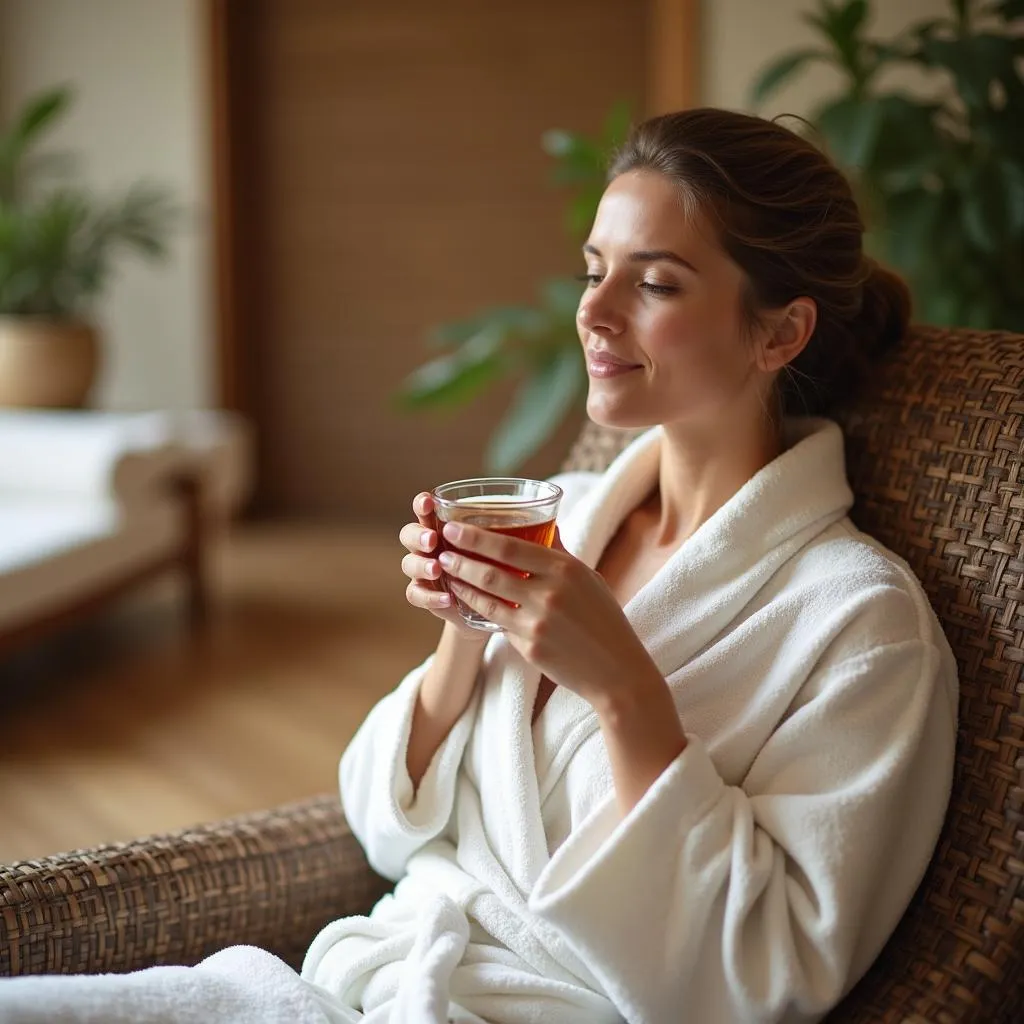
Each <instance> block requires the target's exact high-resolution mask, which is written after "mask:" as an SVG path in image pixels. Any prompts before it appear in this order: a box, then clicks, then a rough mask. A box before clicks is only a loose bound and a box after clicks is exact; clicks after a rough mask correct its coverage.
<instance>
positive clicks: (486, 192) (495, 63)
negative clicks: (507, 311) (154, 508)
mask: <svg viewBox="0 0 1024 1024" xmlns="http://www.w3.org/2000/svg"><path fill="white" fill-rule="evenodd" d="M228 21H229V25H228V32H229V43H228V46H229V56H230V61H231V69H230V70H231V82H232V91H233V96H232V102H231V114H230V119H229V122H228V129H229V130H230V132H231V133H232V136H233V138H234V140H235V142H236V144H235V145H234V146H233V159H232V174H233V177H234V191H233V198H234V208H235V215H234V218H233V223H234V228H235V232H236V234H235V254H234V255H235V278H236V301H237V303H238V306H239V308H238V310H237V316H236V317H235V330H236V331H238V332H239V337H238V344H237V348H238V350H239V352H238V356H237V358H236V362H240V363H244V364H245V366H244V370H242V369H239V371H238V372H239V373H240V374H241V375H242V376H243V377H244V379H245V380H246V391H247V392H248V399H247V402H246V403H245V405H247V406H248V408H249V409H250V410H251V412H252V413H253V414H254V416H255V418H256V421H257V427H258V436H259V450H260V463H261V465H260V476H261V484H260V489H259V507H260V509H262V510H263V511H265V512H268V513H274V514H288V515H300V516H332V517H342V518H345V519H349V520H352V521H358V520H364V521H368V520H374V521H378V522H379V521H381V519H382V518H383V519H385V520H386V521H393V522H395V523H399V522H402V521H404V520H405V518H406V513H407V509H408V503H409V500H410V499H411V497H412V495H413V494H414V493H415V492H416V491H418V490H420V489H422V488H425V487H429V486H430V485H432V484H434V483H437V482H440V481H442V480H444V479H450V478H454V477H460V476H467V475H472V474H475V473H477V472H480V471H481V469H482V464H481V456H482V452H483V448H484V442H485V439H486V437H487V435H488V434H489V432H490V430H491V428H492V427H493V425H494V424H495V423H496V422H497V420H498V418H499V413H500V407H501V405H502V404H503V403H504V402H505V401H506V400H507V398H508V396H509V394H510V386H508V385H506V386H503V387H502V388H500V389H497V390H495V391H494V392H493V394H492V395H491V396H490V397H488V398H486V399H484V400H483V401H481V402H479V403H477V405H476V406H475V407H474V408H472V409H471V410H462V411H460V412H458V413H456V414H453V415H451V416H448V417H446V418H445V417H441V418H435V417H433V416H429V415H417V416H413V417H405V416H400V415H398V414H396V413H395V412H394V410H393V409H392V408H391V405H390V402H389V396H390V395H391V394H392V392H393V391H394V389H395V387H396V386H397V385H398V383H399V381H400V380H401V379H402V377H403V376H404V375H405V374H406V373H408V372H409V371H410V370H411V369H412V368H413V367H414V366H416V365H417V364H418V363H419V362H420V361H421V360H422V359H423V358H424V356H425V354H426V349H425V347H424V345H423V338H424V335H425V333H426V331H427V330H428V328H429V327H430V326H431V325H433V324H436V323H438V322H441V321H445V320H449V319H452V318H457V317H460V316H464V315H466V314H469V313H472V312H474V311H475V310H478V309H480V308H481V307H483V306H486V305H488V304H492V303H512V302H522V301H529V300H530V299H531V298H532V297H533V295H534V293H535V288H536V285H537V283H538V282H539V280H540V279H541V278H543V277H544V276H545V275H549V274H554V273H565V272H574V271H576V270H578V269H579V267H580V263H579V260H578V256H577V255H576V254H575V253H574V252H573V249H572V245H571V244H570V241H569V239H568V236H567V234H566V232H565V230H564V228H563V223H562V209H563V203H564V196H563V194H562V193H560V192H559V191H558V190H556V189H554V188H553V187H551V185H550V184H549V177H550V171H551V164H550V161H549V160H548V159H547V158H546V157H545V156H544V154H543V153H542V151H541V149H540V144H539V143H540V137H541V134H542V132H543V131H544V130H545V129H547V128H550V127H554V126H563V127H570V128H574V129H579V130H585V131H594V130H596V129H597V128H598V126H599V125H600V124H601V122H602V120H603V118H604V115H605V113H606V111H607V110H608V108H609V107H610V105H611V104H612V102H613V101H614V100H616V99H618V98H620V97H629V98H631V99H632V100H633V101H634V103H635V105H636V109H638V110H643V104H644V93H645V83H646V82H647V81H648V74H647V69H646V60H645V55H646V52H647V46H648V38H647V37H648V33H649V31H650V28H651V22H650V21H649V19H648V12H647V10H646V8H645V5H644V4H643V3H641V2H639V0H636V2H634V0H611V2H604V3H595V2H593V0H517V2H516V3H514V4H498V3H484V2H481V0H435V2H432V3H429V4H424V3H422V0H390V2H388V3H386V4H380V3H377V2H375V0H345V2H338V0H247V2H245V3H244V4H241V3H240V4H238V5H236V7H235V9H234V10H233V13H232V16H231V17H230V18H229V19H228ZM574 429H575V424H574V425H570V426H569V427H568V428H567V429H566V430H564V431H563V432H562V435H561V436H560V438H559V439H557V440H556V442H555V444H553V445H552V446H550V447H549V449H548V450H547V451H546V452H545V453H543V454H542V455H541V456H540V457H538V458H536V459H534V460H533V461H532V462H531V464H530V465H529V466H527V467H525V472H528V473H531V474H541V475H543V474H546V473H550V472H552V471H554V469H555V468H557V465H558V462H559V460H560V458H561V456H562V455H563V453H564V450H565V446H566V444H567V442H568V440H569V439H570V438H571V436H572V433H573V431H574Z"/></svg>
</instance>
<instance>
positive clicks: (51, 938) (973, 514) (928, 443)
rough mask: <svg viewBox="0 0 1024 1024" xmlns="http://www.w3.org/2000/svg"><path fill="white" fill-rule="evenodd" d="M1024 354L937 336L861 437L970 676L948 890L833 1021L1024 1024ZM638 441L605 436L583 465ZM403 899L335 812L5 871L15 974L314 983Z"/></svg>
mask: <svg viewBox="0 0 1024 1024" xmlns="http://www.w3.org/2000/svg"><path fill="white" fill-rule="evenodd" d="M1022 381H1024V336H1015V335H1010V334H999V333H980V332H970V331H965V330H956V331H939V330H935V329H925V328H918V329H915V330H914V331H913V332H912V334H911V336H910V337H909V338H908V339H907V340H906V342H905V343H904V344H903V346H902V347H901V348H900V349H899V351H897V352H896V353H894V354H893V355H892V356H891V357H890V358H889V360H888V361H887V363H886V364H885V365H884V366H883V367H882V368H880V371H879V374H878V380H877V382H876V385H875V387H874V388H873V390H872V393H871V394H870V395H868V396H865V398H864V399H863V400H862V401H861V402H860V403H859V404H858V405H857V407H856V408H855V409H853V410H851V411H849V412H848V413H847V414H845V415H844V416H843V417H842V418H843V421H844V426H845V428H846V431H847V438H848V454H849V470H850V477H851V482H852V484H853V487H854V490H855V492H856V494H857V499H858V500H857V506H856V508H855V511H854V517H855V519H856V520H857V522H858V524H859V525H861V526H862V527H863V528H864V529H866V530H868V531H869V532H870V533H872V534H874V535H875V536H877V537H878V538H879V539H881V540H882V541H883V542H884V543H886V544H888V545H889V546H890V547H891V548H893V549H894V550H895V551H897V552H899V553H900V554H902V555H903V556H904V557H906V558H907V559H908V560H909V562H910V563H911V565H912V566H913V568H914V570H915V571H916V572H917V574H918V576H919V577H920V578H921V580H922V581H923V582H924V585H925V587H926V589H927V591H928V594H929V595H930V597H931V600H932V603H933V604H934V606H935V608H936V610H937V612H938V614H939V617H940V619H941V621H942V623H943V625H944V627H945V629H946V631H947V634H948V636H949V639H950V642H951V644H952V646H953V650H954V651H955V653H956V656H957V659H958V661H959V665H960V673H961V687H962V689H961V700H960V715H961V718H960V735H959V745H958V754H957V767H956V777H955V782H954V790H953V798H952V803H951V806H950V809H949V814H948V816H947V821H946V826H945V829H944V831H943V834H942V838H941V840H940V843H939V846H938V849H937V851H936V854H935V857H934V859H933V862H932V865H931V867H930V869H929V871H928V874H927V876H926V878H925V880H924V882H923V883H922V885H921V888H920V890H919V891H918V893H917V895H916V896H915V898H914V900H913V903H912V905H911V907H910V909H909V911H908V912H907V914H906V915H905V917H904V919H903V921H902V922H901V924H900V926H899V928H898V930H897V932H896V934H895V935H894V936H893V938H892V940H891V941H890V943H889V944H888V946H887V947H886V949H885V951H884V952H883V954H882V955H881V957H880V958H879V959H878V961H877V962H876V963H875V965H874V967H873V968H872V969H871V970H870V971H869V973H868V975H867V976H866V977H865V978H864V979H863V980H862V981H861V983H860V984H859V985H858V986H857V988H856V989H855V990H854V992H853V993H852V994H851V995H850V996H849V997H848V998H847V999H846V1001H845V1002H844V1003H843V1004H842V1005H841V1006H840V1007H839V1008H838V1009H837V1010H836V1011H835V1012H834V1013H833V1015H832V1016H831V1017H830V1021H833V1022H843V1024H846V1022H858V1024H860V1022H867V1021H910V1022H924V1021H937V1022H954V1021H957V1022H966V1021H978V1022H985V1024H997V1022H1007V1024H1009V1022H1020V1021H1022V1020H1024V681H1022V678H1021V666H1022V663H1024V603H1022V599H1024V530H1022V524H1024V494H1022V483H1024V395H1022V388H1021V385H1022ZM630 436H631V435H629V434H624V433H622V432H609V431H606V430H601V429H599V428H596V427H594V426H592V425H588V426H587V427H586V428H585V429H584V431H583V433H582V435H581V436H580V438H579V440H578V441H577V443H576V446H575V447H574V449H573V451H572V453H571V455H570V457H569V464H570V465H572V466H576V467H585V468H594V469H600V468H602V467H604V466H605V465H607V463H608V461H609V459H610V458H611V457H612V456H613V455H614V454H615V453H616V452H617V451H618V450H619V449H620V448H621V447H622V445H623V444H624V443H625V441H626V440H628V439H629V437H630ZM384 891H385V884H384V883H383V882H382V881H381V880H380V879H379V878H376V877H375V876H374V875H373V874H372V872H371V871H370V870H369V868H368V867H367V865H366V862H365V860H364V858H363V856H362V853H361V851H360V849H359V847H358V845H357V844H356V842H355V841H354V839H353V838H352V836H351V835H350V833H349V832H348V830H347V828H346V826H345V823H344V820H343V818H342V815H341V811H340V808H339V805H338V799H337V797H336V795H335V794H333V793H331V794H329V795H325V796H323V797H319V798H316V799H313V800H309V801H304V802H302V803H297V804H293V805H289V806H286V807H283V808H279V809H277V810H274V811H267V812H263V813H258V814H252V815H247V816H244V817H239V818H234V819H232V820H229V821H226V822H220V823H217V824H214V825H207V826H203V827H200V828H195V829H190V830H187V831H184V832H180V833H177V834H175V835H168V836H160V837H156V838H149V839H143V840H139V841H136V842H132V843H127V844H117V845H110V846H104V847H100V848H97V849H94V850H86V851H77V852H74V853H69V854H63V855H59V856H54V857H47V858H45V859H42V860H37V861H27V862H23V863H20V864H14V865H11V866H9V867H6V868H0V975H2V974H18V973H28V972H47V971H49V972H97V971H127V970H133V969H137V968H142V967H147V966H150V965H153V964H161V963H163V964H168V963H179V964H188V963H194V962H196V961H197V960H198V959H200V958H202V957H203V956H205V955H207V954H208V953H211V952H213V951H214V950H216V949H219V948H221V947H223V946H226V945H231V944H236V943H251V944H254V945H259V946H262V947H264V948H266V949H269V950H271V951H273V952H274V953H277V954H278V955H279V956H281V957H283V958H284V959H285V960H286V961H288V962H290V963H292V964H294V965H298V964H299V962H300V961H301V957H302V954H303V952H304V950H305V948H306V946H307V944H308V942H309V941H310V939H311V938H312V936H313V935H314V933H315V932H316V931H317V930H318V929H319V928H320V927H321V926H322V925H323V924H325V923H326V922H328V921H330V920H332V919H334V918H337V917H340V916H343V915H347V914H353V913H358V912H364V911H365V910H366V909H368V908H369V907H370V906H371V905H372V904H373V902H374V900H375V899H376V898H377V896H378V895H379V894H381V893H382V892H384Z"/></svg>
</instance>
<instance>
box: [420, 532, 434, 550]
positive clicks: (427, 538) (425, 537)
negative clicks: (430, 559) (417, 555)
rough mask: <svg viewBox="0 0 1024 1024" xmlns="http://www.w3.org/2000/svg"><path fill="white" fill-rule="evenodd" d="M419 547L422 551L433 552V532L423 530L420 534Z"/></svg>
mask: <svg viewBox="0 0 1024 1024" xmlns="http://www.w3.org/2000/svg"><path fill="white" fill-rule="evenodd" d="M420 547H421V548H423V550H424V551H433V550H434V531H433V530H424V531H423V532H422V533H421V534H420Z"/></svg>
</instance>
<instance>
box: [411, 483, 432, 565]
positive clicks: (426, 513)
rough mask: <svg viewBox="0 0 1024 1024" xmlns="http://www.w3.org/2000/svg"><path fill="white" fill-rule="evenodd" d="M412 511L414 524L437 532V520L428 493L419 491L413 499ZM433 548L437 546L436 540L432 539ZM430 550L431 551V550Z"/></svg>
mask: <svg viewBox="0 0 1024 1024" xmlns="http://www.w3.org/2000/svg"><path fill="white" fill-rule="evenodd" d="M412 510H413V512H414V513H415V515H416V522H418V523H419V524H420V526H422V527H423V528H424V529H427V530H433V531H435V535H436V532H437V518H436V517H435V515H434V499H433V498H432V497H431V496H430V494H429V492H427V491H421V492H420V493H419V494H417V495H416V497H415V498H413V502H412ZM434 546H435V547H436V546H437V538H436V536H435V538H434ZM430 550H433V548H431V549H430Z"/></svg>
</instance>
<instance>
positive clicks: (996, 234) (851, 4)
mask: <svg viewBox="0 0 1024 1024" xmlns="http://www.w3.org/2000/svg"><path fill="white" fill-rule="evenodd" d="M870 15H871V9H870V6H869V4H868V2H867V0H845V2H839V0H819V2H818V4H817V7H816V8H815V9H814V10H811V11H809V12H808V13H806V14H804V16H803V18H804V21H805V22H807V23H808V24H809V25H811V26H812V27H813V28H814V30H815V32H816V33H817V34H818V35H819V36H820V39H821V41H820V43H819V44H818V45H816V46H812V47H808V48H806V49H799V50H794V51H792V52H791V53H787V54H785V55H783V56H782V57H780V58H778V59H777V60H775V61H773V62H772V63H771V64H770V65H769V66H767V67H766V68H765V69H764V70H763V71H762V72H761V74H760V75H759V76H758V78H757V80H756V81H755V83H754V86H753V90H752V99H753V102H754V104H755V105H756V106H761V107H763V105H764V103H765V101H766V100H767V99H768V98H769V97H770V96H771V95H773V94H774V93H775V91H776V90H777V89H778V88H779V86H780V85H782V83H783V82H786V81H788V80H789V79H790V78H792V77H793V76H794V75H795V74H797V73H799V72H800V71H801V70H802V69H803V68H805V67H806V66H807V65H808V64H811V63H814V62H820V63H825V64H828V65H830V66H832V67H834V68H836V69H837V70H838V71H839V72H840V74H841V75H842V79H843V84H842V87H841V89H840V91H839V92H838V93H837V94H836V95H833V96H830V97H827V98H826V99H824V100H823V101H822V102H821V103H820V104H819V105H818V106H817V107H816V108H815V109H814V110H813V112H812V113H811V116H810V121H811V123H812V124H813V125H814V127H815V129H816V132H817V134H818V136H819V139H818V140H817V141H819V142H820V143H824V146H825V148H827V149H828V150H829V151H830V152H831V153H832V155H833V156H834V158H835V159H836V160H837V162H838V163H839V164H840V165H841V166H842V167H843V168H844V169H845V170H846V171H847V173H848V174H849V176H850V177H851V179H852V180H853V182H854V185H855V187H856V189H857V190H858V193H859V198H860V200H861V202H862V205H863V208H864V210H865V213H866V215H867V220H868V226H869V237H868V245H869V248H870V249H871V251H872V253H873V254H874V255H876V256H878V257H879V258H880V259H882V260H884V261H885V262H887V263H889V264H890V265H892V266H894V267H896V268H897V269H898V270H900V271H901V272H902V273H903V275H904V276H905V277H906V278H907V280H908V282H909V283H910V286H911V290H912V291H913V293H914V300H915V307H916V315H917V318H918V319H919V320H921V321H924V322H928V323H935V324H958V325H962V326H970V327H980V328H1004V329H1007V330H1015V331H1024V71H1022V66H1024V36H1022V34H1021V32H1020V28H1021V21H1020V19H1022V18H1024V0H998V2H988V0H950V4H949V14H948V15H947V16H946V17H939V18H930V19H928V20H926V21H921V22H918V23H916V24H914V25H911V26H910V27H909V28H908V29H906V31H904V32H901V33H900V34H899V35H898V36H896V37H895V38H893V39H888V40H880V39H875V38H872V37H871V36H870V35H869V33H868V27H869V23H870ZM899 66H912V67H915V68H919V69H923V70H924V71H925V72H926V73H927V74H928V75H929V76H930V77H931V78H932V80H933V81H934V84H935V89H934V92H933V93H932V95H930V96H928V97H927V98H920V97H918V96H915V95H912V94H910V93H908V92H906V91H903V90H898V89H883V88H881V87H880V85H879V78H880V74H881V72H883V71H885V70H887V69H889V68H893V67H899Z"/></svg>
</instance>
